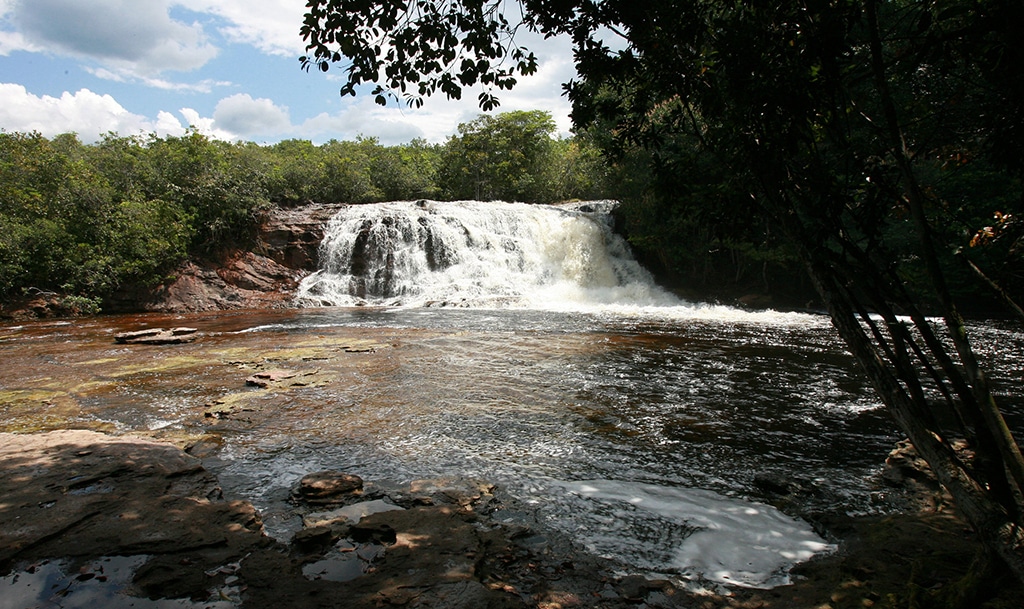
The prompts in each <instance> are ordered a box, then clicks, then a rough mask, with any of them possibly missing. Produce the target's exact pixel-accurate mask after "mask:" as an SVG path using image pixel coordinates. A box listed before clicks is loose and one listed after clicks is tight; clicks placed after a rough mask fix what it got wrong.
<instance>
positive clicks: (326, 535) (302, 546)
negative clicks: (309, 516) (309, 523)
mask: <svg viewBox="0 0 1024 609" xmlns="http://www.w3.org/2000/svg"><path fill="white" fill-rule="evenodd" d="M346 533H347V531H346ZM340 538H341V533H340V532H339V531H336V530H334V529H333V528H331V527H329V526H316V527H310V528H306V529H302V530H301V531H299V532H297V533H295V535H294V536H293V537H292V547H293V548H294V549H295V550H297V551H299V552H301V553H307V554H308V553H313V552H323V551H324V550H326V549H327V548H329V547H331V545H333V544H334V542H336V541H338V539H340Z"/></svg>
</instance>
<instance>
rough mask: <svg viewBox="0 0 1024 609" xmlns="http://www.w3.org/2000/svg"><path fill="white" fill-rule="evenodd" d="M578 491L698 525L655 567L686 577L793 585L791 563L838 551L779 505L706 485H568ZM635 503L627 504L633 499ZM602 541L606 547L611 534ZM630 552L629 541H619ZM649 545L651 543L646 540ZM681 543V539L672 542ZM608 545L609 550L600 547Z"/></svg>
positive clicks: (603, 482) (608, 482) (742, 583)
mask: <svg viewBox="0 0 1024 609" xmlns="http://www.w3.org/2000/svg"><path fill="white" fill-rule="evenodd" d="M564 486H565V487H566V488H567V489H569V490H570V491H571V492H573V493H576V494H578V495H580V496H583V497H587V498H589V499H593V500H596V501H600V502H606V503H609V502H610V503H612V504H616V503H617V504H619V505H620V506H622V507H623V508H627V507H628V508H629V509H630V510H631V511H637V510H639V511H647V512H650V513H652V514H656V515H658V516H660V517H662V518H665V519H668V520H670V521H673V522H676V523H678V524H680V525H685V526H687V527H691V528H694V529H696V531H694V532H693V533H692V534H690V535H689V536H687V537H686V538H685V539H683V540H682V542H681V543H679V545H678V547H675V548H670V549H669V550H670V551H669V552H667V553H666V554H667V555H669V556H671V559H670V562H669V563H667V564H664V565H660V566H659V565H654V566H655V567H660V568H661V569H664V570H666V571H670V572H672V571H675V572H680V573H682V574H683V575H684V576H689V577H701V578H704V579H708V580H711V581H713V582H717V583H721V584H729V585H736V586H744V587H752V588H771V587H775V586H780V585H785V584H787V583H789V574H788V572H789V569H790V568H791V567H792V566H793V565H794V564H796V563H799V562H802V561H806V560H808V559H810V558H811V557H812V556H814V555H815V554H820V553H823V552H829V551H831V550H833V549H834V547H833V546H831V545H830V544H828V543H827V542H826V541H825V540H824V539H822V538H821V537H819V536H818V535H817V534H816V533H815V532H814V531H813V530H812V529H811V527H810V526H809V525H808V524H807V523H806V522H803V521H801V520H797V519H795V518H791V517H789V516H787V515H785V514H783V513H782V512H780V511H779V510H777V509H775V508H773V507H772V506H769V505H765V504H762V503H755V502H751V501H744V500H742V499H735V498H731V497H726V496H724V495H720V494H718V493H714V492H712V491H708V490H704V489H693V488H680V487H666V486H658V485H653V484H640V483H630V482H622V481H616V480H585V481H580V482H568V483H564ZM627 504H628V505H627ZM594 540H597V542H598V544H599V545H600V544H604V545H605V546H606V547H605V548H604V551H605V552H608V551H609V549H611V551H612V553H614V549H613V548H612V546H611V545H610V544H609V539H608V538H607V537H604V538H601V539H597V537H594V539H591V540H584V541H585V542H586V541H590V542H593V541H594ZM619 543H621V544H622V549H623V550H624V552H623V555H624V556H628V554H629V553H630V549H629V546H630V543H631V542H630V540H628V539H620V540H619ZM645 543H651V542H650V540H645ZM671 543H675V542H671ZM596 549H598V550H601V549H602V548H596Z"/></svg>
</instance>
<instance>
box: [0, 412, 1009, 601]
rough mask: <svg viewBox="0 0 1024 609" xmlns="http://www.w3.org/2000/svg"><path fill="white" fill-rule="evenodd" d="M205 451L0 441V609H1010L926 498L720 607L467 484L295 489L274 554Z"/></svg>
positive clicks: (941, 508) (727, 595) (38, 437)
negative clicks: (290, 528)
mask: <svg viewBox="0 0 1024 609" xmlns="http://www.w3.org/2000/svg"><path fill="white" fill-rule="evenodd" d="M206 449H208V447H204V446H202V445H192V446H189V447H187V450H181V449H180V448H177V447H175V446H172V445H170V444H166V443H160V442H154V441H152V440H148V439H145V438H138V437H127V436H125V437H117V436H111V435H107V434H101V433H97V432H91V431H84V430H67V431H55V432H49V433H43V434H0V496H2V497H3V498H4V501H3V504H2V506H0V571H2V573H3V574H4V577H3V579H2V580H0V581H2V583H0V587H2V588H3V590H2V592H0V598H3V599H4V600H3V601H2V602H0V605H2V606H3V607H5V609H6V608H9V609H18V608H20V607H25V608H27V607H35V606H45V604H46V603H47V602H53V601H59V602H60V604H61V606H64V607H84V606H90V605H95V604H96V603H97V602H100V603H101V604H102V605H103V606H105V607H111V608H116V607H119V606H122V607H127V606H129V605H133V604H134V605H133V606H136V607H145V606H158V605H156V604H152V603H150V604H148V605H147V599H185V600H182V601H181V604H180V605H175V606H185V607H191V606H194V607H207V606H213V607H218V608H227V607H290V608H293V609H302V608H306V607H309V608H313V607H339V608H340V607H346V608H360V607H382V606H392V607H445V608H451V609H457V608H466V609H471V608H472V609H479V608H483V607H491V608H518V607H537V608H543V609H556V608H559V607H561V608H567V607H600V608H608V609H619V608H623V609H624V608H626V607H631V608H632V607H665V608H670V607H687V608H700V609H720V608H721V609H724V608H733V609H749V608H754V607H760V608H766V609H767V608H775V609H783V608H786V609H803V608H807V609H812V608H813V609H824V608H826V607H828V608H831V609H852V608H855V607H856V608H862V607H887V608H893V609H895V608H902V607H939V606H942V607H979V608H980V607H988V608H991V609H996V608H1009V607H1015V606H1017V604H1016V603H1017V601H1018V600H1019V598H1020V597H1019V593H1020V592H1021V591H1020V589H1019V588H1018V587H1016V586H1015V585H1014V584H1013V582H1012V581H1011V580H1010V579H1007V578H1002V577H1000V576H999V575H998V572H997V571H998V570H997V569H995V568H994V567H993V565H989V567H990V568H988V569H980V571H979V569H976V568H979V567H980V566H981V565H982V564H983V563H984V554H983V553H982V551H981V548H980V545H979V544H978V542H977V540H976V539H975V537H974V535H973V534H972V533H971V532H970V530H969V529H968V527H966V525H964V524H963V522H961V521H960V520H959V519H958V518H957V517H956V515H955V513H954V511H953V510H952V509H951V508H950V507H949V506H948V504H946V503H945V501H944V500H942V499H941V498H938V499H935V498H933V500H931V501H928V502H925V503H923V504H921V509H920V510H919V511H917V512H915V513H910V514H897V515H891V516H886V517H871V518H851V517H834V518H829V517H823V518H822V519H821V520H820V521H819V522H818V523H817V524H818V526H819V527H820V528H822V529H823V532H824V533H826V534H828V535H830V536H831V537H832V538H833V539H835V540H836V541H837V542H838V549H837V551H836V552H835V553H833V554H831V555H828V556H823V557H820V558H817V559H814V560H812V561H810V562H808V563H804V564H801V565H798V566H797V567H796V568H795V569H793V572H792V575H793V583H791V584H790V585H786V586H780V587H777V588H774V589H770V590H754V589H748V588H731V589H729V588H725V587H722V586H710V585H706V584H701V583H700V582H690V583H689V584H687V585H684V584H683V583H681V582H676V583H673V582H670V581H667V580H652V579H647V578H644V577H642V576H639V575H632V574H629V573H627V572H623V571H622V565H616V564H614V563H612V562H610V561H607V560H604V559H601V558H599V557H596V556H593V555H591V554H589V553H588V552H587V551H586V550H584V549H582V548H580V547H577V546H574V545H573V544H572V543H570V542H568V541H567V540H564V539H559V538H557V537H556V536H552V534H551V533H550V532H546V531H541V530H538V529H535V528H533V527H531V526H529V525H527V524H523V523H522V522H518V523H515V524H510V523H509V522H507V521H505V520H503V515H505V514H507V513H508V512H509V510H514V508H515V506H514V503H515V498H503V497H502V493H501V492H500V489H495V488H494V487H493V486H492V485H489V484H487V483H485V482H480V481H472V480H434V481H419V482H415V483H412V484H408V485H387V484H385V483H379V482H374V481H366V482H362V481H358V484H354V483H351V482H352V480H353V479H352V478H350V477H345V476H339V475H337V474H335V473H330V472H328V473H326V474H322V475H320V476H316V477H313V478H310V479H309V480H311V482H309V481H307V487H308V488H313V489H314V490H313V491H309V492H307V491H303V490H302V487H301V486H300V487H299V488H297V489H296V493H295V499H294V506H295V514H296V516H297V517H298V516H302V517H303V522H304V526H303V528H302V529H301V530H300V531H299V532H297V533H296V534H295V535H294V536H293V537H292V538H291V539H290V540H287V541H280V540H275V539H272V538H270V537H268V536H267V535H266V533H265V532H264V530H263V528H262V522H261V516H260V514H259V513H258V512H257V511H256V510H255V509H254V508H253V506H252V505H251V504H250V503H248V502H245V501H237V500H234V501H232V500H229V499H225V498H224V497H223V496H222V494H221V491H220V488H219V485H218V481H217V479H216V477H215V476H213V475H212V474H211V473H210V472H209V471H207V470H206V469H205V468H204V467H203V466H202V462H201V460H200V459H199V458H197V457H196V456H194V455H192V454H189V451H191V452H196V453H200V454H201V453H202V451H203V450H206ZM338 480H342V481H344V482H345V484H341V485H339V484H338V483H337V481H338ZM362 514H367V515H366V516H365V517H362V518H360V517H359V516H360V515H362ZM115 557H119V558H115ZM972 569H975V571H972ZM978 572H981V573H982V574H981V576H979V575H978Z"/></svg>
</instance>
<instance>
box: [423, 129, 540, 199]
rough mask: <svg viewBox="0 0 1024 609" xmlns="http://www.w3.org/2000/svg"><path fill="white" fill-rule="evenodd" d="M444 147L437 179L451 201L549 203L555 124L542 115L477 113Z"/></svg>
mask: <svg viewBox="0 0 1024 609" xmlns="http://www.w3.org/2000/svg"><path fill="white" fill-rule="evenodd" d="M458 130H459V134H458V135H456V136H452V137H451V138H449V140H448V142H447V143H446V144H445V148H444V155H443V157H442V163H441V168H440V176H439V181H440V183H441V188H442V190H443V191H444V192H445V194H446V195H447V196H448V197H449V198H452V199H476V200H486V201H492V200H496V199H501V200H505V201H527V202H531V203H538V202H544V203H548V202H551V201H552V196H551V190H552V189H551V187H550V186H551V183H550V182H551V180H550V176H549V169H550V168H551V167H552V160H553V158H554V141H553V140H552V139H551V135H552V133H554V131H555V122H554V120H553V119H552V118H551V115H550V114H549V113H547V112H542V111H539V110H534V111H531V112H526V111H517V112H504V113H501V114H499V115H497V116H490V115H487V114H482V115H480V116H479V117H477V118H476V119H475V120H473V121H471V122H469V123H462V124H461V125H459V128H458Z"/></svg>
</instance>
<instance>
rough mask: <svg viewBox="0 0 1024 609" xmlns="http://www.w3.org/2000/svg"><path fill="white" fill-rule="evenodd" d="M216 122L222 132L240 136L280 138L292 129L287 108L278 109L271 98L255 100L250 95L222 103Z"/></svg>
mask: <svg viewBox="0 0 1024 609" xmlns="http://www.w3.org/2000/svg"><path fill="white" fill-rule="evenodd" d="M213 120H214V125H215V126H216V127H217V128H218V129H222V130H224V131H227V132H230V133H233V134H235V135H236V136H239V137H248V136H252V135H279V134H282V133H287V132H288V131H289V130H290V129H291V120H290V119H289V118H288V109H287V108H282V107H280V106H276V105H274V102H272V101H271V100H269V99H263V98H261V99H253V98H252V97H251V96H250V95H249V94H247V93H239V94H237V95H232V96H231V97H225V98H224V99H222V100H220V102H218V103H217V108H216V109H215V110H214V111H213Z"/></svg>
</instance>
